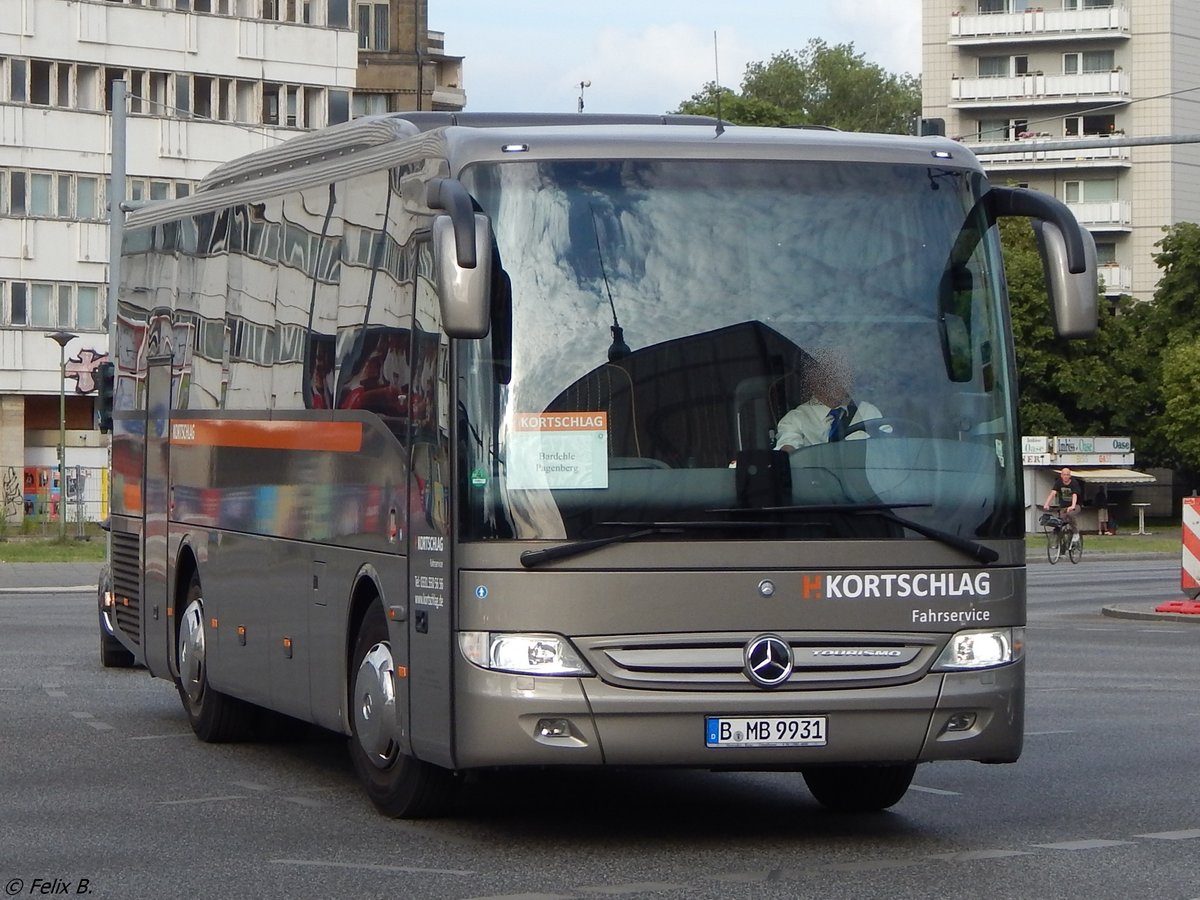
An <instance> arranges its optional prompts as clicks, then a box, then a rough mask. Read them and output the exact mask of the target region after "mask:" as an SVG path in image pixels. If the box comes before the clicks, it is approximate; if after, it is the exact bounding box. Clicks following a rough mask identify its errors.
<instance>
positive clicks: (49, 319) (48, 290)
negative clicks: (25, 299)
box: [29, 284, 58, 328]
mask: <svg viewBox="0 0 1200 900" xmlns="http://www.w3.org/2000/svg"><path fill="white" fill-rule="evenodd" d="M53 300H54V285H52V284H34V285H33V286H32V289H31V290H30V293H29V324H30V325H32V326H33V327H34V328H54V327H56V326H57V325H58V321H57V318H58V317H57V316H55V315H54V309H53V307H52V306H51V303H52V301H53Z"/></svg>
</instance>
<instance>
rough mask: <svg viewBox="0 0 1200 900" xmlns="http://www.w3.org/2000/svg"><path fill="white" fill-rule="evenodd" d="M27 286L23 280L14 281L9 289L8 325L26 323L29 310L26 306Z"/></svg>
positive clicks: (27, 322)
mask: <svg viewBox="0 0 1200 900" xmlns="http://www.w3.org/2000/svg"><path fill="white" fill-rule="evenodd" d="M28 291H29V286H28V285H27V284H25V282H23V281H14V282H13V283H12V285H11V286H10V289H9V292H8V294H9V309H8V324H9V325H28V324H29V310H28V308H27V306H26V302H27V298H28Z"/></svg>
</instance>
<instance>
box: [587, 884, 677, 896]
mask: <svg viewBox="0 0 1200 900" xmlns="http://www.w3.org/2000/svg"><path fill="white" fill-rule="evenodd" d="M686 887H687V885H683V884H672V883H671V882H669V881H643V882H640V883H633V884H614V885H611V886H605V887H578V888H575V890H577V891H579V892H581V893H584V894H606V895H611V896H614V897H617V896H620V895H622V894H645V893H648V892H650V891H682V890H684V889H685V888H686Z"/></svg>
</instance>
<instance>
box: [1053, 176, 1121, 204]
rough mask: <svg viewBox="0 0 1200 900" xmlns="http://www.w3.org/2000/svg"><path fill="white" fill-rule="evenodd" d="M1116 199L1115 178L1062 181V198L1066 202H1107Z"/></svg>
mask: <svg viewBox="0 0 1200 900" xmlns="http://www.w3.org/2000/svg"><path fill="white" fill-rule="evenodd" d="M1116 199H1117V180H1116V179H1115V178H1096V179H1092V180H1090V181H1067V182H1064V183H1063V200H1065V201H1066V202H1067V203H1109V202H1111V201H1113V200H1116Z"/></svg>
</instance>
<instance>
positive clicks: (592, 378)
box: [455, 158, 1021, 540]
mask: <svg viewBox="0 0 1200 900" xmlns="http://www.w3.org/2000/svg"><path fill="white" fill-rule="evenodd" d="M935 162H939V161H938V160H934V159H932V158H931V164H930V165H913V164H894V163H864V162H853V163H850V162H839V161H787V160H711V159H705V160H687V159H638V160H619V161H610V160H600V161H597V160H585V161H580V160H561V161H523V162H522V161H518V162H503V163H486V164H485V163H480V164H475V165H473V166H470V167H468V168H467V169H466V170H465V171H464V173H463V175H462V179H463V181H464V183H465V184H466V185H467V187H468V189H469V190H470V191H471V193H472V194H473V196H474V197H475V198H476V200H477V201H478V203H479V204H480V206H481V207H482V209H483V211H484V212H485V213H486V214H487V215H488V216H489V217H490V220H491V224H492V228H493V230H494V233H495V238H496V246H497V249H498V254H499V259H498V262H499V270H498V273H499V274H498V275H497V277H496V278H495V289H494V293H495V304H494V305H495V308H496V311H495V313H494V316H493V320H494V321H493V328H492V333H491V334H490V335H489V337H487V338H485V339H482V340H479V341H473V342H464V343H463V344H461V345H460V347H459V353H458V355H457V358H456V363H455V365H456V366H457V379H456V382H457V404H458V427H459V431H458V434H459V446H460V465H459V479H460V482H461V483H460V487H461V494H460V498H461V500H460V507H459V509H460V529H461V533H462V536H463V537H464V538H466V539H495V538H517V539H531V540H562V539H581V538H593V537H604V536H606V535H611V534H619V533H620V530H621V529H626V530H628V529H631V528H635V527H645V526H646V525H662V524H664V523H665V524H670V523H676V524H678V525H680V526H686V527H687V529H688V530H687V534H688V539H689V540H692V539H705V538H713V539H729V538H737V539H753V538H755V537H758V536H761V535H764V534H765V535H768V536H770V537H779V538H782V539H805V540H822V539H844V538H848V537H851V538H852V537H866V538H871V539H895V540H902V539H919V538H920V535H919V534H918V533H917V532H915V531H913V530H911V529H906V528H904V527H900V526H898V525H897V524H896V520H895V518H894V517H889V515H886V514H880V515H876V514H875V513H876V512H877V511H886V512H887V513H889V514H890V513H894V514H896V515H900V514H902V515H903V517H904V519H907V520H909V521H913V522H917V523H919V524H921V525H923V526H925V527H926V528H937V529H939V530H940V531H942V532H944V533H949V534H952V535H956V536H959V537H961V538H966V539H970V540H977V539H987V538H1000V537H1006V538H1012V537H1017V536H1019V535H1020V533H1021V523H1020V509H1019V498H1020V487H1019V475H1018V463H1019V460H1018V459H1017V458H1016V452H1017V448H1016V447H1015V445H1014V437H1013V436H1014V433H1015V424H1014V422H1015V418H1014V397H1013V393H1014V379H1013V373H1012V362H1011V349H1010V347H1009V345H1008V341H1007V339H1006V316H1007V311H1006V308H1005V303H1006V301H1005V295H1004V291H1003V286H1002V285H1003V282H1002V272H1001V264H1000V251H999V244H998V238H997V234H996V228H995V223H994V221H993V219H992V218H991V217H990V216H989V214H988V212H987V208H986V204H984V203H982V202H981V199H982V196H983V194H984V192H986V190H987V183H986V181H985V180H984V179H983V177H982V175H980V174H979V173H978V172H977V171H976V170H974V169H968V168H954V167H949V166H946V165H941V164H932V163H935ZM831 383H832V384H834V385H835V386H836V390H834V389H831V388H830V384H831ZM835 397H836V399H835ZM834 408H837V409H838V410H839V411H838V412H837V413H834V412H832V411H831V410H832V409H834ZM835 417H841V420H840V421H839V422H838V424H837V426H836V427H835V426H834V422H833V419H834V418H835Z"/></svg>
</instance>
